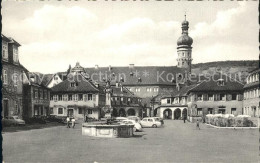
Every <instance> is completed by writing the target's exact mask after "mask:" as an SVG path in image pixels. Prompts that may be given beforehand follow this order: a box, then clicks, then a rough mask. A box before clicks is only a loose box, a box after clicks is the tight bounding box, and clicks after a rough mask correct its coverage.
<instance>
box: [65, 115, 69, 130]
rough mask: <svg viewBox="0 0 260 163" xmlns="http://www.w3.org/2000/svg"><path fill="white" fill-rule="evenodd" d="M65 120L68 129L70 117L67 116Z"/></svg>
mask: <svg viewBox="0 0 260 163" xmlns="http://www.w3.org/2000/svg"><path fill="white" fill-rule="evenodd" d="M66 120H67V128H70V117H69V116H68V117H67V119H66Z"/></svg>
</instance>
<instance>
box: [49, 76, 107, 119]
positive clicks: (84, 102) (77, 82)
mask: <svg viewBox="0 0 260 163" xmlns="http://www.w3.org/2000/svg"><path fill="white" fill-rule="evenodd" d="M105 98H106V96H105V92H104V88H103V87H101V86H99V85H98V84H96V85H95V84H93V83H92V82H91V81H89V80H88V79H86V78H85V77H84V76H83V75H82V74H81V73H75V74H73V75H71V76H70V77H68V78H67V79H66V80H65V81H63V82H61V83H59V84H57V85H55V86H54V87H52V89H51V97H50V114H51V115H56V116H64V117H65V116H70V117H72V116H73V117H75V118H76V119H85V118H86V117H88V118H95V119H100V117H101V108H102V107H104V106H105V100H106V99H105Z"/></svg>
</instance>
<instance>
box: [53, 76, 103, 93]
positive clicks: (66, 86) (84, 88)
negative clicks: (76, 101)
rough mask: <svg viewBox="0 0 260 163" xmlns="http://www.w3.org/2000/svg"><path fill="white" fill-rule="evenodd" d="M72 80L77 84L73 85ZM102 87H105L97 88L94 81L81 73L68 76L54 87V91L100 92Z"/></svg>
mask: <svg viewBox="0 0 260 163" xmlns="http://www.w3.org/2000/svg"><path fill="white" fill-rule="evenodd" d="M72 77H73V78H72ZM72 82H75V84H77V86H75V87H71V83H72ZM102 89H104V88H103V87H99V88H97V87H96V86H95V85H94V84H93V83H92V82H90V81H89V80H88V79H86V78H84V77H83V76H82V75H81V74H76V75H73V76H71V78H68V79H66V80H65V81H63V82H61V83H59V84H57V85H55V86H54V87H52V91H53V92H100V91H102Z"/></svg>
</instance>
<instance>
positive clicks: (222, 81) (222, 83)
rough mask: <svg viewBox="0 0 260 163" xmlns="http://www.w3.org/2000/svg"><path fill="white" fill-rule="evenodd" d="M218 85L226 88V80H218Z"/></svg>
mask: <svg viewBox="0 0 260 163" xmlns="http://www.w3.org/2000/svg"><path fill="white" fill-rule="evenodd" d="M217 85H218V86H224V85H225V82H224V79H218V81H217Z"/></svg>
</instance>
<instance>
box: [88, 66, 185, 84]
mask: <svg viewBox="0 0 260 163" xmlns="http://www.w3.org/2000/svg"><path fill="white" fill-rule="evenodd" d="M85 72H86V73H87V74H88V76H90V77H91V76H92V77H93V79H92V80H93V81H97V82H103V81H102V80H103V78H105V79H106V76H108V77H111V78H113V80H112V81H111V85H115V83H116V81H120V79H121V78H122V79H123V81H124V82H123V85H126V86H132V85H175V82H173V81H172V77H174V79H175V78H176V76H177V75H178V74H179V73H181V74H184V73H185V69H183V68H178V67H176V66H169V67H162V66H160V67H159V66H158V67H157V66H135V67H133V68H131V67H111V69H110V68H109V67H99V68H85ZM99 74H102V75H101V78H100V75H99Z"/></svg>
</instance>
